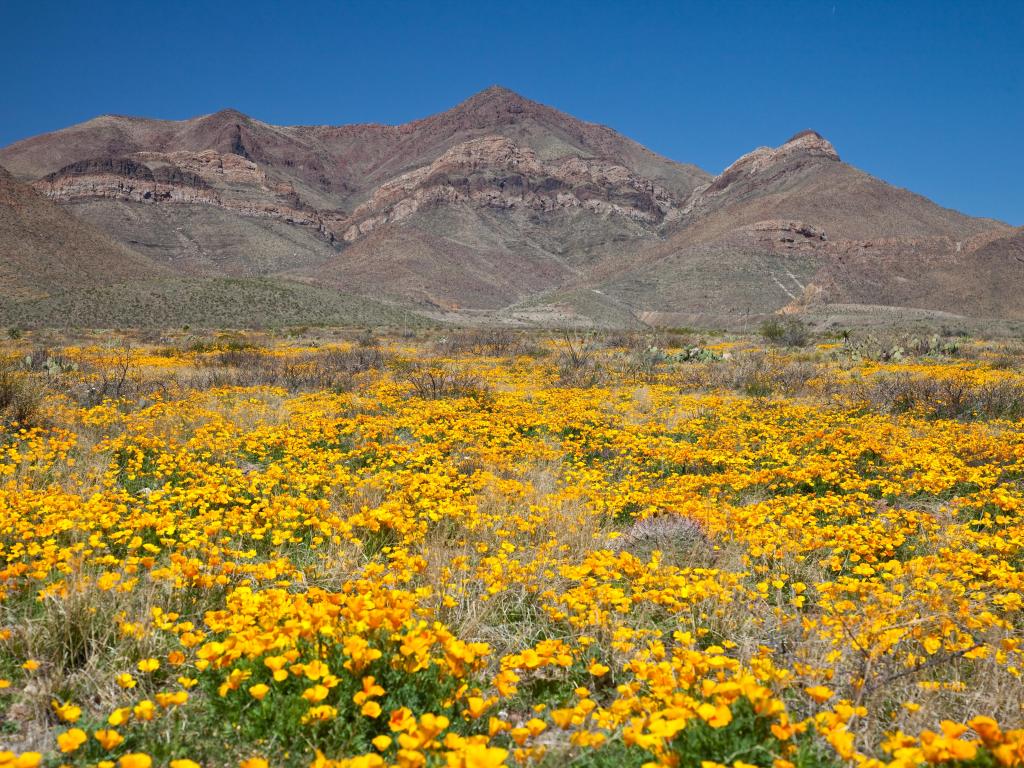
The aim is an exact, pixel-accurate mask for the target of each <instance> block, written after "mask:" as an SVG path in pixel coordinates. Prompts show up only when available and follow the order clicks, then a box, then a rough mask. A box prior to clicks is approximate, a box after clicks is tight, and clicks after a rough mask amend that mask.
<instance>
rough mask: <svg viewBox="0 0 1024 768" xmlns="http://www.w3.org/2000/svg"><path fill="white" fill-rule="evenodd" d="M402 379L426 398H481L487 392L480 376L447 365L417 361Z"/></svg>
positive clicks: (418, 394)
mask: <svg viewBox="0 0 1024 768" xmlns="http://www.w3.org/2000/svg"><path fill="white" fill-rule="evenodd" d="M402 379H403V380H404V381H405V382H406V383H407V384H409V386H410V387H412V391H413V393H414V394H415V395H416V396H417V397H422V398H424V399H425V400H441V399H443V398H449V397H473V398H481V397H483V396H484V395H485V394H486V393H487V387H486V385H485V384H484V383H483V381H482V380H481V379H480V378H479V377H478V376H475V375H473V374H471V373H466V372H465V371H459V370H457V369H455V368H452V367H450V366H445V365H435V364H430V363H415V364H413V365H411V366H408V367H407V368H406V369H405V370H404V372H403V375H402Z"/></svg>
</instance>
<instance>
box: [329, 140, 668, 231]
mask: <svg viewBox="0 0 1024 768" xmlns="http://www.w3.org/2000/svg"><path fill="white" fill-rule="evenodd" d="M446 203H450V204H455V203H467V204H470V205H474V206H479V207H485V208H496V209H504V210H509V209H514V208H525V209H529V210H531V211H534V212H537V213H545V212H552V211H557V210H578V211H586V212H589V213H591V214H596V215H598V216H622V217H625V218H629V219H632V220H634V221H640V222H645V223H647V224H652V225H656V224H660V223H662V222H664V221H666V220H668V219H670V218H672V217H673V216H675V217H676V218H677V217H678V211H677V203H676V202H675V201H674V200H673V199H672V197H671V196H670V195H669V194H668V192H667V191H666V190H665V189H663V188H662V187H660V186H658V185H657V184H655V183H654V182H652V181H651V180H649V179H645V178H643V177H641V176H639V175H637V174H636V173H633V172H632V171H630V170H629V169H628V168H625V167H623V166H621V165H617V164H615V163H612V162H608V161H606V160H600V159H594V158H580V157H570V158H564V159H560V160H556V161H548V162H542V161H541V160H539V159H538V157H537V153H536V152H534V151H533V150H532V149H529V148H526V147H521V146H519V145H518V144H516V143H515V142H513V141H511V140H509V139H507V138H505V137H503V136H487V137H484V138H480V139H474V140H472V141H467V142H464V143H462V144H459V145H457V146H455V147H452V148H451V149H449V150H448V151H447V152H445V153H444V154H443V155H441V156H440V157H439V158H438V159H437V160H435V161H434V162H432V163H431V164H430V165H427V166H424V167H423V168H417V169H416V170H414V171H410V172H409V173H405V174H402V175H401V176H399V177H398V178H396V179H393V180H391V181H388V182H386V183H384V184H382V185H381V186H380V187H378V188H377V189H376V190H375V191H374V192H373V195H372V196H371V197H370V199H369V200H368V201H367V202H365V203H363V204H362V205H360V206H359V207H357V208H356V210H355V211H354V212H353V214H352V216H351V223H350V224H349V225H348V227H347V228H346V229H345V233H344V239H345V241H346V242H354V241H355V240H357V239H359V238H360V237H362V236H363V235H365V234H367V233H369V232H371V231H373V230H374V229H376V228H377V227H380V226H383V225H385V224H389V223H392V222H399V221H402V220H403V219H406V218H409V217H410V216H412V215H413V214H414V213H416V212H418V211H420V210H422V209H424V208H426V207H428V206H432V205H441V204H446Z"/></svg>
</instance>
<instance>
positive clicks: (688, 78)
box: [0, 0, 1024, 225]
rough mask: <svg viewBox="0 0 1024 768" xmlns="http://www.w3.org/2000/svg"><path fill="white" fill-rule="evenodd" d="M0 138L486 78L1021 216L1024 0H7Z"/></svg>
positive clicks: (388, 106) (285, 117)
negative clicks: (784, 150) (808, 150)
mask: <svg viewBox="0 0 1024 768" xmlns="http://www.w3.org/2000/svg"><path fill="white" fill-rule="evenodd" d="M0 72H2V80H0V145H6V144H9V143H10V142H13V141H15V140H17V139H21V138H24V137H27V136H31V135H33V134H36V133H40V132H43V131H48V130H54V129H57V128H61V127H64V126H67V125H69V124H72V123H75V122H80V121H82V120H86V119H88V118H90V117H93V116H95V115H97V114H102V113H121V114H133V115H146V116H151V117H163V118H185V117H190V116H194V115H198V114H204V113H208V112H213V111H216V110H218V109H221V108H223V107H228V106H230V107H235V108H237V109H240V110H242V111H243V112H246V113H247V114H250V115H252V116H254V117H257V118H259V119H262V120H266V121H268V122H273V123H284V124H296V123H314V124H324V123H330V124H338V123H349V122H386V123H397V122H404V121H406V120H410V119H413V118H417V117H423V116H425V115H428V114H431V113H433V112H437V111H440V110H443V109H446V108H448V107H450V106H452V105H454V104H455V103H457V102H459V101H461V100H462V99H464V98H467V97H468V96H470V95H471V94H473V93H475V92H476V91H478V90H481V89H482V88H484V87H486V86H488V85H491V84H493V83H500V84H501V85H504V86H507V87H509V88H512V89H513V90H516V91H518V92H520V93H522V94H523V95H525V96H527V97H529V98H532V99H535V100H537V101H541V102H544V103H546V104H551V105H552V106H556V107H558V108H560V109H562V110H564V111H566V112H569V113H571V114H573V115H576V116H578V117H581V118H584V119H587V120H592V121H595V122H600V123H605V124H607V125H610V126H612V127H613V128H615V129H617V130H619V131H621V132H622V133H625V134H626V135H628V136H630V137H632V138H634V139H636V140H637V141H640V142H641V143H643V144H645V145H647V146H648V147H650V148H651V149H654V150H655V151H657V152H660V153H662V154H664V155H667V156H669V157H671V158H674V159H676V160H680V161H686V162H692V163H696V164H697V165H700V166H701V167H703V168H705V169H707V170H709V171H711V172H715V173H717V172H719V171H721V170H722V168H723V167H725V166H726V165H728V164H729V163H730V162H731V161H732V160H733V159H735V158H736V157H737V156H738V155H740V154H742V153H744V152H747V151H748V150H750V149H752V148H753V147H755V146H758V145H765V144H769V145H770V144H778V143H780V142H782V141H784V140H785V139H786V138H788V137H789V136H790V135H791V134H793V133H795V132H796V131H798V130H801V129H803V128H814V129H816V130H818V131H819V132H821V133H822V134H824V135H825V136H826V137H827V138H829V139H830V140H831V141H832V142H833V143H834V144H835V145H836V148H837V149H838V151H839V153H840V155H841V156H842V157H843V158H844V159H845V160H847V161H849V162H851V163H853V164H854V165H856V166H859V167H860V168H863V169H865V170H867V171H869V172H871V173H873V174H875V175H877V176H880V177H881V178H883V179H886V180H887V181H890V182H892V183H894V184H898V185H900V186H904V187H908V188H910V189H912V190H914V191H916V192H920V193H922V194H924V195H927V196H928V197H931V198H933V199H934V200H936V201H937V202H939V203H941V204H943V205H947V206H950V207H954V208H958V209H960V210H963V211H966V212H968V213H971V214H975V215H987V216H993V217H996V218H1000V219H1003V220H1005V221H1009V222H1011V223H1013V224H1018V225H1022V224H1024V151H1022V146H1021V144H1022V142H1024V0H1008V1H1006V2H999V1H997V0H991V1H985V0H977V1H974V0H963V1H962V2H943V1H942V0H921V1H920V2H917V1H915V0H904V1H903V2H899V1H894V2H871V1H860V2H854V1H853V0H825V1H824V2H812V1H811V0H804V1H802V2H797V1H796V0H793V1H792V2H772V1H771V0H763V1H762V2H675V3H644V2H618V3H612V2H601V1H600V0H591V2H559V1H558V0H542V1H541V2H534V1H533V0H522V1H517V2H500V3H499V2H465V3H454V2H450V3H446V2H437V1H434V2H422V3H407V2H391V1H388V0H382V1H379V2H365V3H362V2H359V3H357V2H333V3H323V2H295V3H286V2H264V1H261V0H248V1H247V2H238V3H234V2H232V3H227V2H223V3H219V2H215V1H214V0H210V1H209V2H191V1H189V0H175V1H167V2H157V1H156V0H153V1H149V2H142V1H138V2H135V1H132V2H129V1H127V0H126V1H123V2H103V1H102V0H93V1H92V2H75V1H74V0H63V1H60V2H53V1H51V0H0Z"/></svg>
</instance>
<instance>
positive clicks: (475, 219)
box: [0, 86, 1024, 323]
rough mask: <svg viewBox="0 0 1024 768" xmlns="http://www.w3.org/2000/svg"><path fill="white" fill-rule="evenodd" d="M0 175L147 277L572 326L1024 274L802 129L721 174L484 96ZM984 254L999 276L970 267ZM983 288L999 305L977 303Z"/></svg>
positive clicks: (115, 127) (150, 131) (251, 126)
mask: <svg viewBox="0 0 1024 768" xmlns="http://www.w3.org/2000/svg"><path fill="white" fill-rule="evenodd" d="M0 165H5V166H7V167H8V168H9V169H10V170H11V171H12V172H13V173H14V174H15V175H16V176H18V177H19V178H20V179H21V180H22V181H24V182H27V183H29V184H30V185H31V186H32V187H33V188H34V189H35V190H37V191H38V192H39V193H41V194H42V195H44V196H45V197H46V198H47V199H49V200H50V201H51V202H53V203H57V204H58V205H59V206H61V208H62V209H63V210H64V211H65V212H67V213H69V214H71V215H72V216H73V217H74V218H75V219H76V220H80V221H82V222H83V225H84V226H88V227H91V228H92V229H91V230H90V231H98V232H101V233H103V234H104V235H105V236H106V237H108V238H111V239H112V240H113V241H114V242H117V243H118V244H119V246H120V247H122V248H124V249H126V252H130V253H132V254H135V255H137V256H138V257H139V258H140V259H142V260H143V262H145V263H147V264H151V265H153V266H154V267H155V268H158V269H160V270H165V271H170V273H173V274H178V275H187V276H189V277H190V279H191V278H197V279H198V278H211V279H213V278H216V279H220V278H231V279H273V280H285V281H297V282H298V283H301V284H307V285H313V286H322V287H329V288H331V289H332V290H342V291H345V292H346V293H347V294H356V295H363V296H367V297H368V298H371V299H373V300H382V301H384V302H386V303H388V304H391V305H394V306H396V307H401V308H405V309H411V310H413V311H417V312H422V313H426V314H429V315H431V316H433V317H442V319H448V320H451V321H453V322H461V321H463V320H466V319H467V317H468V315H467V314H466V313H470V314H472V313H481V312H483V313H491V314H492V315H495V317H497V316H498V314H501V313H505V315H508V313H510V312H514V308H515V307H518V306H524V305H530V306H533V305H537V303H538V302H540V303H541V304H543V302H544V301H545V300H546V299H544V297H545V296H559V297H561V298H559V299H558V301H559V302H560V303H559V305H558V307H559V308H556V309H552V310H551V311H550V312H548V314H549V315H551V314H552V313H553V314H554V315H556V316H559V313H562V315H563V316H564V317H563V319H564V320H565V321H566V322H570V321H571V322H598V323H600V322H602V319H601V318H600V317H590V316H588V315H587V312H589V311H590V310H586V311H582V310H581V312H582V314H580V315H579V316H578V317H577V316H574V315H573V312H574V310H572V309H571V306H583V305H586V306H588V307H593V306H594V300H593V298H592V297H593V296H602V297H604V298H603V299H602V301H603V302H605V303H607V304H614V306H615V312H616V313H617V314H621V311H629V312H632V313H633V315H634V316H635V317H636V318H642V317H652V316H657V315H659V314H660V315H666V316H669V315H673V314H675V315H678V316H685V317H689V318H693V317H695V318H698V320H699V319H700V318H707V319H708V322H725V323H728V322H731V320H730V318H732V319H735V318H737V317H740V316H742V317H744V318H747V317H749V316H750V314H751V313H754V314H756V315H767V314H770V313H772V312H777V311H784V312H793V311H805V310H806V309H807V308H808V307H809V306H811V305H814V306H816V307H820V306H821V305H823V304H827V303H829V302H836V303H850V302H851V301H853V300H854V299H858V300H863V299H865V298H871V299H872V300H874V301H875V302H877V303H878V304H879V305H893V306H900V305H904V304H905V305H906V306H911V307H915V308H920V309H922V310H925V311H935V312H943V313H953V314H958V315H971V314H972V312H974V311H975V310H974V309H973V308H972V307H974V306H977V307H983V311H985V312H989V313H995V314H996V316H998V317H1009V318H1016V317H1024V307H1022V306H1021V303H1022V301H1024V300H1017V299H1014V298H1013V297H1012V296H1009V295H1004V294H1005V292H1003V291H1001V290H997V289H999V288H1000V287H1001V286H1003V285H1014V284H1020V283H1019V282H1017V281H1019V280H1020V277H1021V273H1019V272H1018V271H1015V270H1016V266H1015V265H1016V263H1017V262H1015V261H1013V260H1012V259H1007V258H1003V257H1001V256H999V255H998V254H1001V253H1003V252H1006V253H1014V252H1015V251H1014V247H1015V242H1016V241H1015V240H1014V239H1013V237H1012V236H1011V235H1010V233H1011V232H1012V229H1011V228H1010V227H1008V226H1007V225H1005V224H1003V223H1002V222H997V221H993V220H988V219H978V218H974V217H970V216H966V215H964V214H961V213H959V212H956V211H953V210H951V209H947V208H942V207H941V206H938V205H936V204H935V203H933V202H931V201H930V200H927V199H926V198H924V197H922V196H920V195H916V194H915V193H913V192H910V191H909V190H904V189H901V188H899V187H895V186H893V185H889V184H887V183H886V182H884V181H881V180H879V179H876V178H875V177H873V176H870V175H869V174H867V173H864V172H863V171H860V170H858V169H856V168H854V167H852V166H850V165H848V164H846V163H845V162H843V161H842V160H841V159H840V156H839V153H838V152H837V151H836V149H835V147H834V146H833V145H832V144H831V143H830V142H829V141H828V140H827V139H826V138H824V137H823V136H822V135H821V134H820V133H818V132H817V131H813V130H803V131H800V132H798V133H796V134H795V135H793V136H792V137H791V138H790V139H789V140H787V141H786V142H784V143H782V144H780V145H779V146H777V147H758V148H756V149H754V150H752V151H750V152H748V153H746V154H744V155H742V156H741V157H739V158H738V159H737V160H736V161H735V162H733V163H732V164H730V165H729V166H728V167H727V168H725V169H724V170H723V171H722V172H721V173H719V174H716V175H711V174H708V173H707V172H705V171H703V170H701V169H700V168H698V167H696V166H694V165H689V164H685V163H679V162H676V161H674V160H670V159H668V158H664V157H662V156H660V155H658V154H656V153H654V152H652V151H650V150H648V149H647V148H645V147H643V146H642V145H640V144H638V143H637V142H635V141H633V140H631V139H628V138H627V137H625V136H622V135H621V134H618V133H617V132H615V131H614V130H613V129H611V128H609V127H607V126H603V125H599V124H596V123H590V122H586V121H582V120H578V119H576V118H574V117H572V116H571V115H568V114H566V113H564V112H561V111H559V110H557V109H555V108H553V107H550V106H547V105H544V104H540V103H538V102H535V101H531V100H530V99H527V98H525V97H523V96H520V95H519V94H516V93H514V92H513V91H510V90H508V89H506V88H502V87H501V86H492V87H490V88H487V89H485V90H484V91H481V92H480V93H477V94H475V95H473V96H471V97H470V98H468V99H466V100H464V101H462V102H460V103H459V104H457V105H455V106H454V107H452V108H451V109H448V110H446V111H443V112H440V113H438V114H435V115H429V116H426V117H423V118H419V119H417V120H413V121H410V122H407V123H403V124H399V125H385V124H377V123H360V124H352V125H343V126H329V125H314V126H308V125H306V126H303V125H298V126H276V125H272V124H270V123H265V122H262V121H260V120H257V119H255V118H252V117H249V116H247V115H245V114H243V113H241V112H240V111H238V110H236V109H232V108H226V109H222V110H218V111H217V112H214V113H210V114H207V115H201V116H198V117H195V118H189V119H186V120H178V121H167V120H153V119H149V118H134V117H127V116H117V115H107V116H98V117H96V118H93V119H92V120H88V121H85V122H83V123H79V124H76V125H74V126H70V127H69V128H67V129H63V130H62V131H57V132H52V133H49V134H43V135H40V136H37V137H31V138H29V139H25V140H22V141H20V142H16V143H14V144H12V145H10V146H8V147H5V148H3V149H0ZM4 237H5V235H4V233H3V232H0V246H3V243H4V239H3V238H4ZM979 238H980V239H981V240H984V241H985V243H986V245H985V246H984V248H987V249H988V250H984V248H983V247H981V246H979V247H978V248H974V247H973V246H972V245H971V243H973V242H974V241H975V240H977V239H979ZM965 244H966V245H965ZM979 252H981V253H982V255H980V256H977V257H976V256H975V255H974V254H976V253H979ZM997 252H998V253H997ZM0 255H4V254H2V252H0ZM125 258H128V257H127V256H126V257H125ZM971 259H978V260H980V261H977V263H974V262H971ZM982 262H984V264H985V268H986V269H987V270H989V272H993V271H994V272H995V273H996V277H995V279H994V280H992V279H990V276H989V275H978V274H973V275H972V274H971V271H972V270H975V271H976V270H977V268H978V266H979V265H980V264H981V263H982ZM140 263H142V262H140ZM922 270H923V272H922ZM908 274H910V275H916V277H915V279H911V278H908V277H907V275H908ZM958 276H959V277H958ZM396 277H400V278H401V279H396ZM958 279H959V280H966V281H967V283H965V284H964V285H965V287H964V289H963V290H962V291H959V292H958V291H957V290H956V284H957V280H958ZM908 280H909V281H910V282H911V283H916V284H918V286H919V287H918V288H915V289H913V290H911V289H909V288H908V287H907V285H906V284H905V283H906V282H907V281H908ZM972 281H973V282H972ZM983 283H984V284H985V285H987V286H988V287H987V288H986V289H985V290H987V291H988V292H989V293H990V294H992V295H993V296H995V295H996V294H998V296H999V300H998V301H979V300H978V298H977V297H978V296H981V295H983V294H984V290H982V289H981V288H978V289H977V290H974V289H973V288H971V287H970V286H972V285H977V286H980V285H982V284H983ZM573 296H575V297H576V299H572V300H570V299H571V297H573ZM583 296H590V297H591V298H588V299H586V300H584V299H583V298H582V297H583ZM967 296H973V297H974V299H971V300H970V301H968V300H967V299H965V298H963V297H967ZM565 297H570V299H566V298H565ZM574 301H575V302H576V303H575V305H574V304H573V302H574ZM524 302H525V304H524ZM566 302H568V304H567V303H566ZM566 306H569V307H570V308H569V309H568V310H565V307H566ZM563 310H565V311H563ZM566 312H567V313H568V314H566ZM495 313H497V314H495ZM542 314H543V313H542ZM474 316H475V315H474ZM503 316H504V315H503Z"/></svg>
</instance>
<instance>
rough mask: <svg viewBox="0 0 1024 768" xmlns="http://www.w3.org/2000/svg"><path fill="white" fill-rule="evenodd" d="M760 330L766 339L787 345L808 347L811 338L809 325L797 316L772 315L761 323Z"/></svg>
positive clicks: (772, 342) (773, 342)
mask: <svg viewBox="0 0 1024 768" xmlns="http://www.w3.org/2000/svg"><path fill="white" fill-rule="evenodd" d="M760 332H761V336H762V338H764V339H765V341H767V342H769V343H771V344H777V345H780V346H785V347H806V346H807V344H808V342H810V340H811V334H810V332H809V331H808V329H807V326H806V325H805V324H804V323H803V321H801V320H798V319H797V318H795V317H787V318H780V317H770V318H768V319H767V320H765V321H764V322H763V323H761V329H760Z"/></svg>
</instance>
